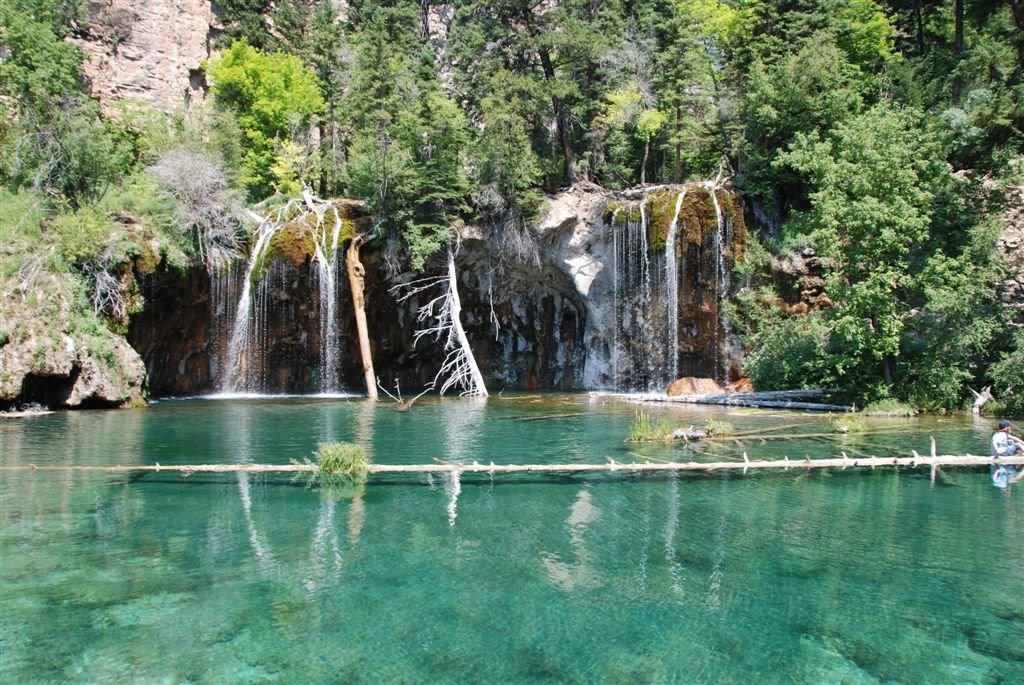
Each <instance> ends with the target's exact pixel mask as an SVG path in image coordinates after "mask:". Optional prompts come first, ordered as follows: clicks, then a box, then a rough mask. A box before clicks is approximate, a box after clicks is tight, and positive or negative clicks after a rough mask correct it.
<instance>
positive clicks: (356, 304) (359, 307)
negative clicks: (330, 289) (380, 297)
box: [345, 235, 377, 400]
mask: <svg viewBox="0 0 1024 685" xmlns="http://www.w3.org/2000/svg"><path fill="white" fill-rule="evenodd" d="M363 240H364V237H363V236H361V235H360V236H356V237H355V238H353V239H352V240H351V241H349V244H348V250H347V251H346V252H345V266H346V267H347V269H348V282H349V285H350V286H351V288H352V308H353V309H354V310H355V313H356V333H357V335H358V336H359V355H360V357H361V358H362V362H363V378H364V379H365V380H366V395H367V396H368V397H369V398H370V399H371V400H375V399H377V380H376V378H377V376H376V374H374V372H373V353H372V352H371V351H370V333H369V331H368V330H367V326H366V298H365V277H366V269H365V268H364V267H363V263H362V262H361V261H359V247H360V246H361V245H362V243H363Z"/></svg>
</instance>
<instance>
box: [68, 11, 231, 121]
mask: <svg viewBox="0 0 1024 685" xmlns="http://www.w3.org/2000/svg"><path fill="white" fill-rule="evenodd" d="M88 6H89V12H90V22H89V26H88V32H87V36H86V37H85V38H84V39H76V40H75V41H74V42H75V43H76V44H77V45H78V46H79V47H80V48H81V49H82V50H83V51H84V52H85V54H86V59H85V64H84V70H85V75H86V77H87V79H88V89H89V92H90V94H91V95H92V96H93V97H96V98H98V99H99V101H100V105H101V107H102V108H103V109H104V111H105V112H110V111H111V105H112V104H113V103H114V102H116V101H118V100H133V99H134V100H143V101H146V102H148V103H151V104H152V105H153V106H154V107H156V108H157V109H159V110H162V111H165V112H170V111H172V110H174V109H176V108H178V107H181V106H183V105H187V104H188V103H189V102H191V101H193V100H196V99H202V98H203V97H204V92H203V88H204V82H203V79H202V76H201V74H200V72H199V68H200V63H201V62H202V61H203V60H205V59H209V57H210V43H211V27H212V25H213V23H214V21H215V15H214V13H213V3H210V2H203V1H202V0H155V1H154V2H132V1H131V0H93V1H92V2H90V3H88Z"/></svg>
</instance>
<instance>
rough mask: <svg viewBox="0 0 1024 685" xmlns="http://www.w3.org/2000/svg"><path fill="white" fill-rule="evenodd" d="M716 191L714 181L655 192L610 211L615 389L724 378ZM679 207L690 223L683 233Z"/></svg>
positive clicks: (722, 230)
mask: <svg viewBox="0 0 1024 685" xmlns="http://www.w3.org/2000/svg"><path fill="white" fill-rule="evenodd" d="M719 189H720V187H719V185H718V184H717V183H716V182H707V183H699V184H689V185H687V186H683V187H681V188H679V187H677V188H675V189H670V188H665V187H661V188H656V189H652V190H651V191H649V192H648V193H647V195H645V196H644V197H643V198H642V199H639V200H637V201H633V202H629V203H624V204H623V205H622V206H619V207H617V208H616V209H615V211H614V212H612V214H611V223H612V230H613V237H612V255H613V261H614V265H613V266H614V268H613V269H612V287H613V290H614V312H615V325H614V329H613V332H612V339H613V351H612V354H613V363H612V374H613V378H612V385H613V387H614V388H615V389H616V390H626V391H645V392H664V391H665V388H666V387H667V386H668V384H669V383H670V382H671V381H673V380H674V379H676V378H678V377H679V376H681V375H683V376H685V375H693V376H706V377H715V378H718V379H720V380H721V379H724V378H725V376H726V375H727V372H728V368H727V365H726V364H725V361H726V355H725V354H724V351H723V350H722V349H721V348H722V347H723V344H724V340H725V335H724V331H725V330H726V329H725V328H724V327H725V325H726V324H725V322H723V321H720V320H719V319H720V316H719V312H720V304H721V300H722V299H723V298H725V297H727V295H728V291H729V283H730V277H729V269H728V265H727V264H726V261H725V250H726V249H728V246H729V241H730V237H729V236H728V235H727V231H728V228H727V222H726V221H725V217H724V212H723V210H722V207H721V205H720V203H719V200H718V198H717V196H716V195H715V192H716V191H717V190H719ZM695 191H703V192H695ZM704 193H707V195H705V194H704ZM684 204H685V205H686V207H690V208H691V209H688V210H687V212H686V213H685V215H686V216H687V217H688V218H687V219H686V221H687V222H690V224H686V225H683V226H681V225H680V224H681V223H682V222H683V219H682V217H683V216H684V211H683V210H684ZM712 207H713V208H714V214H713V217H714V218H713V219H712V214H711V208H712ZM712 220H713V221H714V222H715V223H714V225H712V224H711V221H712ZM694 221H696V222H698V223H697V225H692V222H694ZM661 237H663V238H664V247H662V245H661V243H660V238H661ZM688 254H689V255H693V257H692V258H691V259H688V258H687V255H688ZM680 284H683V285H682V286H681V285H680Z"/></svg>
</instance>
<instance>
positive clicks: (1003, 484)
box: [989, 420, 1024, 490]
mask: <svg viewBox="0 0 1024 685" xmlns="http://www.w3.org/2000/svg"><path fill="white" fill-rule="evenodd" d="M1015 454H1024V440H1021V439H1020V438H1018V437H1017V436H1016V435H1013V424H1012V423H1010V422H1009V421H1006V420H1003V421H1000V422H999V428H998V429H997V430H996V432H995V433H993V434H992V456H993V457H1010V456H1013V455H1015ZM989 470H990V471H991V473H992V484H993V485H995V486H996V487H997V488H1002V489H1004V490H1005V489H1006V488H1007V486H1009V485H1011V484H1013V483H1016V482H1017V481H1019V480H1020V479H1021V478H1024V473H1021V469H1020V468H1019V467H1016V466H1013V465H1012V464H992V465H991V466H990V467H989Z"/></svg>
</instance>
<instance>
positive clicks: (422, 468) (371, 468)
mask: <svg viewBox="0 0 1024 685" xmlns="http://www.w3.org/2000/svg"><path fill="white" fill-rule="evenodd" d="M990 464H1013V465H1024V455H1017V456H1012V457H984V456H977V455H973V454H966V455H934V456H927V457H925V456H921V455H919V454H917V453H916V452H915V453H914V456H911V457H860V458H855V459H851V458H849V457H848V456H846V455H845V454H844V455H843V456H842V457H841V458H838V459H837V458H827V459H811V458H810V457H806V458H804V459H789V458H788V457H786V458H784V459H761V460H751V459H749V458H748V457H747V454H746V453H745V452H744V453H743V461H716V462H695V461H689V462H657V463H650V462H632V463H623V462H618V461H615V460H614V459H611V458H609V459H608V461H607V463H604V464H495V463H493V462H492V463H490V464H480V463H478V462H475V461H474V462H472V463H470V464H462V463H457V462H442V463H436V464H369V465H368V466H367V472H368V473H371V474H373V473H459V474H462V473H488V474H493V473H584V472H601V471H629V472H645V471H723V470H742V471H743V472H744V473H745V472H746V471H748V470H749V469H826V468H829V469H830V468H841V469H843V470H846V469H847V468H850V467H865V466H868V467H871V468H875V467H878V466H909V467H918V466H930V467H932V468H933V469H934V468H936V467H939V466H987V465H990ZM318 470H319V468H318V466H317V465H316V464H186V465H167V466H164V465H161V464H138V465H120V464H118V465H115V466H84V465H83V466H62V465H53V466H37V465H35V464H29V465H27V466H0V471H93V472H124V471H168V472H179V473H181V474H182V475H186V476H187V475H189V474H192V473H239V472H240V473H316V472H317V471H318Z"/></svg>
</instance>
